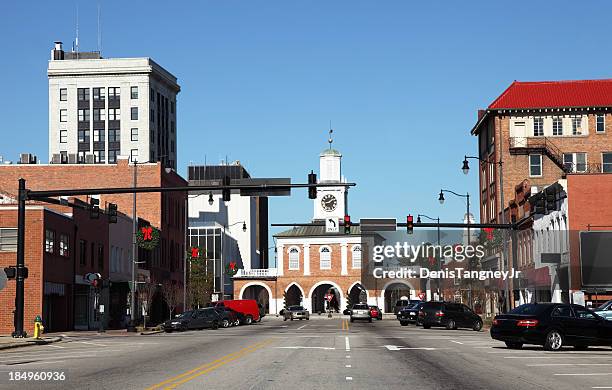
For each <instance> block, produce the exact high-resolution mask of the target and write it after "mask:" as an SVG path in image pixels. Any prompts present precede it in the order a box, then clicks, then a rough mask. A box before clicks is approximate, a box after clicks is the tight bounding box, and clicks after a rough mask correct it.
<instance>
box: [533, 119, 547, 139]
mask: <svg viewBox="0 0 612 390" xmlns="http://www.w3.org/2000/svg"><path fill="white" fill-rule="evenodd" d="M543 135H544V118H542V117H536V118H533V136H534V137H542V136H543Z"/></svg>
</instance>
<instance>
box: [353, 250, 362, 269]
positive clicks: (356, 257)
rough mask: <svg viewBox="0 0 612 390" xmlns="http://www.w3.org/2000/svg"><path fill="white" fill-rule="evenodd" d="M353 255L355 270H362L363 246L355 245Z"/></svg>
mask: <svg viewBox="0 0 612 390" xmlns="http://www.w3.org/2000/svg"><path fill="white" fill-rule="evenodd" d="M352 253H353V256H352V258H353V268H361V246H359V245H355V246H354V247H353V250H352Z"/></svg>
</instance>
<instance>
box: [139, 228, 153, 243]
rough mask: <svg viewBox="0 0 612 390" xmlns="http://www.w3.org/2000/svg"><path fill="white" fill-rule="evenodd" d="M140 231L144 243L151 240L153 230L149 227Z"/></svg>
mask: <svg viewBox="0 0 612 390" xmlns="http://www.w3.org/2000/svg"><path fill="white" fill-rule="evenodd" d="M141 230H142V239H143V240H144V241H151V240H152V239H153V228H152V227H151V226H149V227H143V228H142V229H141Z"/></svg>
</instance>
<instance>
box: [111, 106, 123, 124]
mask: <svg viewBox="0 0 612 390" xmlns="http://www.w3.org/2000/svg"><path fill="white" fill-rule="evenodd" d="M108 120H109V121H118V120H121V109H120V108H109V109H108Z"/></svg>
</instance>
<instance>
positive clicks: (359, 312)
mask: <svg viewBox="0 0 612 390" xmlns="http://www.w3.org/2000/svg"><path fill="white" fill-rule="evenodd" d="M355 320H368V321H369V322H372V317H371V316H370V308H369V307H368V305H366V304H365V303H358V304H356V305H353V307H352V308H351V322H354V321H355Z"/></svg>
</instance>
